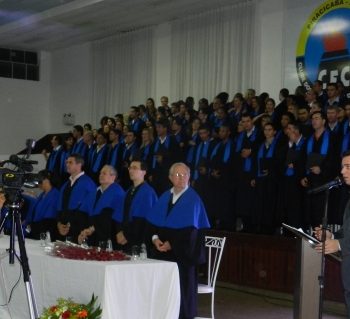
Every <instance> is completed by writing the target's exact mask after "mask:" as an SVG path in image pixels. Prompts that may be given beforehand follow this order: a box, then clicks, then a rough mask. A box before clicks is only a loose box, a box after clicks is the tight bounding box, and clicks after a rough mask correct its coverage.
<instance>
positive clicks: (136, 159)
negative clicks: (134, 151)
mask: <svg viewBox="0 0 350 319" xmlns="http://www.w3.org/2000/svg"><path fill="white" fill-rule="evenodd" d="M132 162H138V163H140V169H141V171H145V172H147V170H148V165H147V163H146V162H145V161H143V160H142V159H141V158H140V157H135V158H133V159H132V160H131V163H132ZM131 163H130V164H131Z"/></svg>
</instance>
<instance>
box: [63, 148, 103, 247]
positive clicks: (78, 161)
mask: <svg viewBox="0 0 350 319" xmlns="http://www.w3.org/2000/svg"><path fill="white" fill-rule="evenodd" d="M83 165H84V158H83V157H82V156H81V155H80V154H71V155H69V157H68V159H67V161H66V166H67V172H68V173H69V174H70V177H69V179H68V181H67V182H65V183H64V184H63V185H62V187H61V189H60V194H59V197H58V202H57V210H58V217H57V229H58V239H60V240H65V237H66V236H69V237H72V240H73V241H75V242H76V241H77V239H78V235H79V234H80V232H81V231H82V230H83V229H85V228H87V227H88V226H89V225H88V220H89V214H88V212H86V211H85V212H84V211H83V210H82V206H83V203H84V202H85V201H86V199H87V198H88V197H89V196H90V195H91V193H95V189H96V185H95V183H94V182H93V181H92V179H91V178H90V177H89V176H87V175H86V174H85V173H84V171H83V170H82V167H83Z"/></svg>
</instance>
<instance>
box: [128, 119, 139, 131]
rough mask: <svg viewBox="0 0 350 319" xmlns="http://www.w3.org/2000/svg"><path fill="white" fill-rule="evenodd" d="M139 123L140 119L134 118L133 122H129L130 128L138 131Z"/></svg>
mask: <svg viewBox="0 0 350 319" xmlns="http://www.w3.org/2000/svg"><path fill="white" fill-rule="evenodd" d="M140 125H141V120H140V119H136V120H135V122H134V123H133V124H131V123H130V126H131V129H132V130H133V131H134V132H139V131H140Z"/></svg>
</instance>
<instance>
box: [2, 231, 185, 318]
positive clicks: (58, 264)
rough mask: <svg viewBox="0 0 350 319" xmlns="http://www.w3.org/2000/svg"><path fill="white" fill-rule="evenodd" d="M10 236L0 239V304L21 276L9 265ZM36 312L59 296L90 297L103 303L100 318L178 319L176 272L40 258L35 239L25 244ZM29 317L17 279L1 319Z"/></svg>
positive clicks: (153, 264) (165, 265) (149, 264)
mask: <svg viewBox="0 0 350 319" xmlns="http://www.w3.org/2000/svg"><path fill="white" fill-rule="evenodd" d="M9 243H10V239H9V237H7V236H5V237H1V238H0V304H1V305H3V304H5V303H6V299H7V298H8V296H9V294H10V290H11V288H12V287H13V286H14V284H15V282H16V281H17V279H18V278H19V274H20V270H21V269H20V266H19V262H18V261H17V260H16V262H15V265H9V260H8V256H6V257H5V255H6V252H5V249H6V248H8V247H9ZM26 248H27V254H28V258H29V264H30V269H31V272H32V280H33V286H34V290H35V296H36V300H37V305H38V310H39V313H41V311H42V309H43V307H47V306H50V305H54V304H55V302H56V299H57V298H59V297H67V298H68V297H72V298H73V299H74V300H75V301H77V302H82V303H87V302H89V301H90V299H91V296H92V293H94V294H95V295H96V296H98V302H99V303H101V306H102V309H103V312H102V318H103V319H118V318H122V319H128V318H130V319H147V318H149V319H177V318H178V313H179V307H180V287H179V275H178V268H177V265H176V264H175V263H170V262H163V261H158V260H152V259H147V260H137V261H116V262H97V261H96V262H95V261H78V260H68V259H62V258H57V257H52V256H47V255H45V254H44V252H43V249H42V247H40V243H39V241H32V240H26ZM6 312H9V313H10V314H11V317H9V318H12V319H26V318H30V316H29V310H28V305H27V297H26V292H25V288H24V283H23V276H22V277H21V280H20V283H19V285H18V286H17V287H16V288H15V290H14V292H13V296H12V301H11V302H10V304H9V306H8V307H3V306H2V307H0V318H1V319H4V318H6Z"/></svg>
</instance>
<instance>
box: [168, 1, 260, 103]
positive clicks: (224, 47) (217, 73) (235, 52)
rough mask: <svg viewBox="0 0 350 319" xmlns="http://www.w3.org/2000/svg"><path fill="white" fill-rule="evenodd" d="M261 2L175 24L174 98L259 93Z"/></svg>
mask: <svg viewBox="0 0 350 319" xmlns="http://www.w3.org/2000/svg"><path fill="white" fill-rule="evenodd" d="M255 21H256V4H255V1H245V2H242V3H238V4H235V5H231V6H227V7H222V8H219V9H216V10H213V11H210V12H206V13H202V14H198V15H194V16H189V17H186V18H184V19H179V20H176V21H174V22H173V23H172V26H171V28H172V31H171V32H172V35H171V36H172V43H171V48H172V61H171V94H170V95H171V99H173V100H176V99H184V98H185V97H187V96H194V97H195V98H196V99H199V98H201V97H206V98H209V99H212V98H213V97H214V96H215V95H217V94H218V93H219V92H222V91H226V92H228V93H230V98H232V97H233V94H234V93H236V92H239V91H245V90H246V89H248V88H255V87H256V86H257V85H258V84H259V74H258V71H257V70H258V69H259V68H258V61H259V59H258V57H259V52H258V47H259V45H258V42H257V41H256V39H258V38H259V36H258V30H256V22H255Z"/></svg>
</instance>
